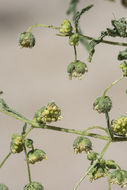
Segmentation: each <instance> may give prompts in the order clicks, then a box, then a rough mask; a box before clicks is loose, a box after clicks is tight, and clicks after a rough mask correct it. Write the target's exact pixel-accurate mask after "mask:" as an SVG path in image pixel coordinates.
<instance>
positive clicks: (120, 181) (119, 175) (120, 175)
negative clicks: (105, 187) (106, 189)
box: [109, 170, 127, 187]
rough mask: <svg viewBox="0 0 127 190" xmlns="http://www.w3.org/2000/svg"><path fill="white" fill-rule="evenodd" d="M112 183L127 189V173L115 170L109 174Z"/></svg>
mask: <svg viewBox="0 0 127 190" xmlns="http://www.w3.org/2000/svg"><path fill="white" fill-rule="evenodd" d="M109 180H110V183H113V184H117V185H120V186H121V187H126V184H127V171H125V170H115V171H114V172H112V173H110V174H109Z"/></svg>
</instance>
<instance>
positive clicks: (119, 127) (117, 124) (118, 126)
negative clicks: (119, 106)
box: [111, 116, 127, 136]
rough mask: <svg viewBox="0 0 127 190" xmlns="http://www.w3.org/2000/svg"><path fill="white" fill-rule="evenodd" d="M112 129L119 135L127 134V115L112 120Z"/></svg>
mask: <svg viewBox="0 0 127 190" xmlns="http://www.w3.org/2000/svg"><path fill="white" fill-rule="evenodd" d="M111 130H112V131H113V132H114V133H115V134H116V135H118V136H127V117H126V116H121V117H120V118H118V119H116V120H113V121H112V122H111Z"/></svg>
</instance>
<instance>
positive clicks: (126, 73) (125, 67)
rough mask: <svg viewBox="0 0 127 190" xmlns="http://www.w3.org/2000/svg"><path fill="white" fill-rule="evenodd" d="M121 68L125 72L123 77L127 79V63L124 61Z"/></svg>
mask: <svg viewBox="0 0 127 190" xmlns="http://www.w3.org/2000/svg"><path fill="white" fill-rule="evenodd" d="M120 68H121V69H122V71H123V76H124V77H127V62H126V61H124V62H123V63H121V64H120Z"/></svg>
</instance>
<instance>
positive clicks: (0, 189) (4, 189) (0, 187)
mask: <svg viewBox="0 0 127 190" xmlns="http://www.w3.org/2000/svg"><path fill="white" fill-rule="evenodd" d="M0 190H8V187H7V186H6V185H4V184H0Z"/></svg>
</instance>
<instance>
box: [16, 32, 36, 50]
mask: <svg viewBox="0 0 127 190" xmlns="http://www.w3.org/2000/svg"><path fill="white" fill-rule="evenodd" d="M19 45H20V47H22V48H23V47H25V48H32V47H34V45H35V37H34V35H33V34H32V33H31V32H23V33H21V34H20V37H19Z"/></svg>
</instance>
